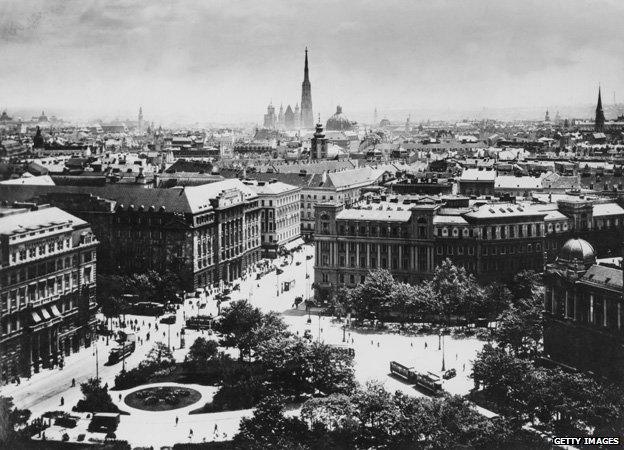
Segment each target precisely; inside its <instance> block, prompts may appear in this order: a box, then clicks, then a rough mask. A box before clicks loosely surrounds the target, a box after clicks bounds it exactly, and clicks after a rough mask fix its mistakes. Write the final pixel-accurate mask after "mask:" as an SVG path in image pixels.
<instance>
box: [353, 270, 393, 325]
mask: <svg viewBox="0 0 624 450" xmlns="http://www.w3.org/2000/svg"><path fill="white" fill-rule="evenodd" d="M394 285H395V282H394V278H393V277H392V274H390V272H389V271H387V270H385V269H378V270H373V271H370V272H369V273H368V275H367V276H366V279H365V280H364V283H362V284H359V285H357V286H356V287H355V288H353V290H352V291H351V293H350V295H349V299H350V306H351V308H352V309H354V310H355V312H356V314H357V315H358V317H362V318H366V319H372V318H375V317H376V316H377V315H378V314H379V313H380V312H382V311H387V310H388V309H390V305H392V302H393V300H392V293H393V290H394Z"/></svg>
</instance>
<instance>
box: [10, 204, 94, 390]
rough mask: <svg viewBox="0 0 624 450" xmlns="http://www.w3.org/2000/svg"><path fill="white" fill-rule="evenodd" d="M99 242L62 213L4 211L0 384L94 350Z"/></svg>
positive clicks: (35, 209) (88, 229) (87, 228)
mask: <svg viewBox="0 0 624 450" xmlns="http://www.w3.org/2000/svg"><path fill="white" fill-rule="evenodd" d="M24 206H26V205H24ZM97 244H98V242H97V240H96V239H95V236H94V234H93V233H92V231H91V227H90V226H89V224H88V223H86V222H85V221H83V220H81V219H79V218H78V217H75V216H73V215H71V214H69V213H67V212H65V211H62V210H60V209H58V208H54V207H49V206H47V205H41V206H34V205H28V207H23V208H19V207H18V208H6V207H2V208H0V374H1V381H0V382H1V383H2V384H4V383H6V382H8V381H11V380H12V379H13V378H15V377H18V376H29V375H30V374H31V373H32V372H38V371H39V370H40V369H41V368H50V367H55V366H57V365H62V364H63V360H64V358H65V356H68V355H69V354H71V353H73V352H77V351H78V350H79V349H80V347H84V346H87V347H88V346H90V344H91V339H92V326H93V324H94V323H95V310H96V308H97V305H96V303H95V285H96V282H95V280H96V247H97Z"/></svg>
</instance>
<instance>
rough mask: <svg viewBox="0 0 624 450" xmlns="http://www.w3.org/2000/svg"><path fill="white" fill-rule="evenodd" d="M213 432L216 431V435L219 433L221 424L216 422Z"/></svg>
mask: <svg viewBox="0 0 624 450" xmlns="http://www.w3.org/2000/svg"><path fill="white" fill-rule="evenodd" d="M213 433H214V434H215V435H216V434H219V425H217V424H216V423H215V426H214V430H213Z"/></svg>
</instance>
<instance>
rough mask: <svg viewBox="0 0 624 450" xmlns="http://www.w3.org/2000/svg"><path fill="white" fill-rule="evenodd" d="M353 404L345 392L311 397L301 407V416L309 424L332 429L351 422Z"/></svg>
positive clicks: (352, 418)
mask: <svg viewBox="0 0 624 450" xmlns="http://www.w3.org/2000/svg"><path fill="white" fill-rule="evenodd" d="M354 416H355V405H354V404H353V402H352V401H351V398H350V397H348V396H347V395H345V394H332V395H328V396H327V397H321V398H312V399H310V400H308V401H307V402H305V403H304V404H303V406H302V408H301V418H302V419H303V420H304V421H305V422H306V423H307V424H308V425H309V426H310V427H312V426H314V425H318V424H320V425H322V426H323V427H324V428H325V429H327V430H334V429H337V428H339V427H341V428H342V427H345V426H347V424H349V423H353V421H354Z"/></svg>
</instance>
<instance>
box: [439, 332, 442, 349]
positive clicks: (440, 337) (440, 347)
mask: <svg viewBox="0 0 624 450" xmlns="http://www.w3.org/2000/svg"><path fill="white" fill-rule="evenodd" d="M438 350H442V331H440V333H438Z"/></svg>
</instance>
